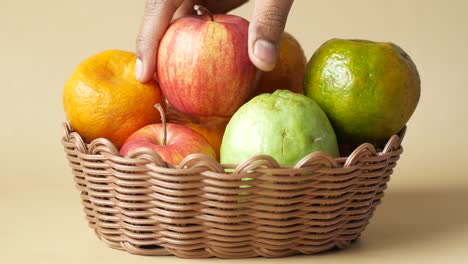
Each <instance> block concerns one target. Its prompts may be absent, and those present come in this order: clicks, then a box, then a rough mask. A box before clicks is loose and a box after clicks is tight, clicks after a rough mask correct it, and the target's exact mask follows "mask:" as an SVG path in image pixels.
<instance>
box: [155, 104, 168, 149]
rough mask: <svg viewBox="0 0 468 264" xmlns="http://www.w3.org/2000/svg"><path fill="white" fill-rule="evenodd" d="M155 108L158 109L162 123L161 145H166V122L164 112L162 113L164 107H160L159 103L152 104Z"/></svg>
mask: <svg viewBox="0 0 468 264" xmlns="http://www.w3.org/2000/svg"><path fill="white" fill-rule="evenodd" d="M154 107H156V109H158V111H159V114H160V115H161V122H162V124H163V133H164V134H163V146H166V145H167V123H166V114H165V113H164V109H163V108H162V106H161V104H160V103H157V104H156V105H154Z"/></svg>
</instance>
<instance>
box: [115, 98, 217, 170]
mask: <svg viewBox="0 0 468 264" xmlns="http://www.w3.org/2000/svg"><path fill="white" fill-rule="evenodd" d="M158 110H159V111H160V112H161V116H162V118H161V119H162V123H158V124H151V125H147V126H145V127H143V128H140V129H139V130H137V131H136V132H134V133H133V134H132V135H131V136H130V137H129V138H127V140H126V141H125V143H124V144H123V146H122V148H121V149H120V154H121V155H122V156H128V154H130V153H131V152H133V151H134V150H136V149H138V148H142V147H146V148H149V149H151V150H153V151H154V152H156V153H158V154H159V156H161V158H162V159H163V160H164V161H165V162H167V163H169V164H172V165H177V164H179V163H180V162H181V161H182V160H183V159H184V158H185V157H186V156H188V155H190V154H193V153H202V154H206V155H208V156H210V157H212V158H214V159H216V153H215V151H214V150H213V148H212V147H211V145H210V143H208V141H207V140H206V139H205V138H204V137H203V136H202V135H200V134H199V133H197V132H196V131H194V130H193V129H191V128H188V127H185V126H183V125H178V124H166V121H165V116H164V112H163V110H162V108H160V107H159V108H158Z"/></svg>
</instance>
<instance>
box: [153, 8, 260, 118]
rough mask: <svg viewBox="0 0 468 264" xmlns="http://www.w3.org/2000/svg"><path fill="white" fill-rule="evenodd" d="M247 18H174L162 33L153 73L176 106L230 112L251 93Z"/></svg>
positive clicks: (198, 111) (202, 111) (208, 113)
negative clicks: (155, 71) (155, 68)
mask: <svg viewBox="0 0 468 264" xmlns="http://www.w3.org/2000/svg"><path fill="white" fill-rule="evenodd" d="M248 26H249V23H248V21H247V20H245V19H243V18H241V17H238V16H234V15H224V14H214V15H211V14H202V15H196V16H187V17H182V18H180V19H177V20H175V21H174V22H173V23H172V24H171V25H170V26H169V28H168V29H167V30H166V32H165V34H164V35H163V37H162V39H161V41H160V44H159V49H158V55H157V76H158V80H159V84H160V87H161V90H162V92H163V94H164V96H165V97H166V98H167V100H168V101H169V102H170V104H171V105H172V106H173V107H174V108H175V109H177V110H178V111H180V112H182V113H185V114H189V115H196V116H217V117H230V116H232V115H233V114H234V112H235V111H236V110H237V109H238V108H239V107H240V106H241V105H242V104H243V103H245V101H246V100H247V99H248V97H249V95H250V94H251V93H252V92H253V83H254V80H255V73H256V68H255V66H254V65H253V64H252V62H251V61H250V59H249V55H248V51H247V33H248Z"/></svg>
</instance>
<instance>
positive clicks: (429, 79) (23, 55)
mask: <svg viewBox="0 0 468 264" xmlns="http://www.w3.org/2000/svg"><path fill="white" fill-rule="evenodd" d="M143 2H144V1H126V0H120V1H115V0H100V1H92V0H83V1H75V2H73V3H72V2H70V1H59V0H45V1H15V0H5V1H2V4H1V6H2V7H1V8H0V32H2V35H1V41H0V43H1V44H0V45H1V48H0V61H1V62H0V74H1V78H0V98H1V99H2V100H1V101H2V102H1V103H0V113H2V121H1V129H0V141H1V147H0V162H1V165H2V171H1V174H0V177H1V179H2V181H1V189H0V208H1V210H0V238H1V239H0V251H1V253H0V263H48V264H53V263H113V264H118V263H159V264H163V263H207V262H209V263H215V262H216V263H219V262H221V260H219V259H208V260H189V261H188V260H183V259H178V258H175V257H143V256H135V255H131V254H129V253H126V252H122V251H118V250H114V249H111V248H109V247H107V245H106V244H104V243H103V242H101V241H99V240H98V239H97V237H96V236H95V235H94V233H93V231H92V230H91V229H90V228H89V227H88V226H87V223H86V221H85V218H84V213H83V212H82V207H81V203H80V200H79V199H80V198H79V193H78V191H77V190H76V189H75V188H74V183H73V179H72V175H71V171H70V168H69V167H68V165H67V161H66V159H65V155H64V152H63V149H62V146H61V145H60V138H61V136H62V130H61V123H62V122H63V121H64V120H65V116H64V114H63V110H62V105H61V92H62V88H63V84H64V83H65V81H66V79H67V77H68V76H69V75H70V73H71V72H72V71H73V69H74V68H75V67H76V65H77V64H78V63H79V62H80V61H81V60H83V59H84V58H86V57H88V56H90V55H91V54H94V53H96V52H98V51H101V50H104V49H109V48H119V49H125V50H134V43H135V36H136V33H137V30H138V27H139V24H140V21H141V16H142V12H143V6H144V4H143ZM254 2H255V1H250V2H249V3H248V4H247V5H245V6H243V7H241V8H239V9H237V10H236V11H235V14H238V15H242V16H244V17H250V15H251V12H252V9H253V4H254ZM467 11H468V2H467V1H465V0H451V1H449V3H448V2H447V1H443V0H413V1H405V0H394V1H386V0H359V1H342V0H314V1H295V3H294V6H293V9H292V10H291V15H290V16H289V18H288V24H287V27H286V30H287V31H288V32H290V33H292V34H293V35H294V36H296V37H297V39H298V40H299V41H300V42H301V44H302V46H303V47H304V50H305V52H306V54H307V57H310V56H311V55H312V53H313V52H314V50H315V49H317V48H318V47H319V46H320V44H322V43H323V42H324V41H326V40H327V39H330V38H332V37H343V38H366V39H374V40H385V41H386V40H391V41H393V42H395V43H398V44H400V45H401V46H402V47H403V48H404V49H405V50H406V51H408V53H409V54H410V55H411V56H412V58H413V60H414V61H415V63H416V65H418V69H419V72H420V74H421V79H422V83H423V86H422V96H421V100H420V102H419V105H418V108H417V110H416V112H415V113H414V115H413V117H412V118H411V120H410V122H409V124H408V132H407V134H406V137H405V142H404V148H405V152H404V153H403V155H402V157H401V159H400V161H399V163H398V166H397V167H396V169H395V171H394V174H393V176H392V178H391V181H390V184H389V188H388V190H387V191H386V193H385V197H384V199H383V203H382V204H381V205H380V206H379V207H378V208H377V210H376V213H375V215H374V217H373V218H372V220H371V222H370V224H369V226H368V228H367V230H366V231H365V232H364V233H363V234H362V237H361V238H360V239H359V240H358V241H357V242H356V243H354V244H353V245H352V246H351V247H350V248H348V249H345V250H339V251H331V252H326V253H322V254H318V255H313V256H293V257H288V258H287V259H264V258H255V259H248V260H223V263H267V262H268V263H276V262H278V263H279V262H285V261H288V262H289V263H291V264H292V263H340V262H343V263H360V264H363V263H468V202H467V201H468V170H467V169H468V167H467V164H468V162H466V157H468V144H467V141H466V135H467V134H468V123H467V122H466V116H467V114H468V110H467V104H466V98H468V89H466V84H467V83H468V74H467V70H468V52H467V51H466V47H468V35H467V34H466V32H468V16H466V13H467Z"/></svg>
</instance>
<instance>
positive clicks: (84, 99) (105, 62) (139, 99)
mask: <svg viewBox="0 0 468 264" xmlns="http://www.w3.org/2000/svg"><path fill="white" fill-rule="evenodd" d="M135 60H136V56H135V54H134V53H132V52H126V51H121V50H108V51H104V52H101V53H98V54H96V55H94V56H92V57H90V58H88V59H86V60H85V61H83V62H82V63H80V64H79V65H78V67H77V68H76V69H75V71H74V72H73V74H72V75H71V76H70V78H69V79H68V81H67V82H66V84H65V87H64V89H63V107H64V110H65V114H66V116H67V119H68V121H69V122H70V124H71V126H72V127H73V128H74V129H75V130H76V131H77V132H78V133H79V134H80V135H81V136H82V137H83V139H84V140H85V141H86V142H90V141H92V140H94V139H96V138H100V137H104V138H107V139H108V140H110V141H111V142H112V143H114V144H115V145H116V146H117V147H120V146H121V145H122V144H123V143H124V141H125V140H126V139H127V137H129V136H130V135H131V134H132V133H133V132H135V131H136V130H138V129H139V128H141V127H143V126H145V125H148V124H151V123H156V122H159V121H160V115H159V112H158V110H156V108H155V107H154V105H155V104H156V103H161V104H163V105H164V100H163V96H162V93H161V91H160V89H159V87H158V86H157V84H156V83H155V82H149V83H145V84H142V83H140V82H138V81H137V80H136V77H135Z"/></svg>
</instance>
